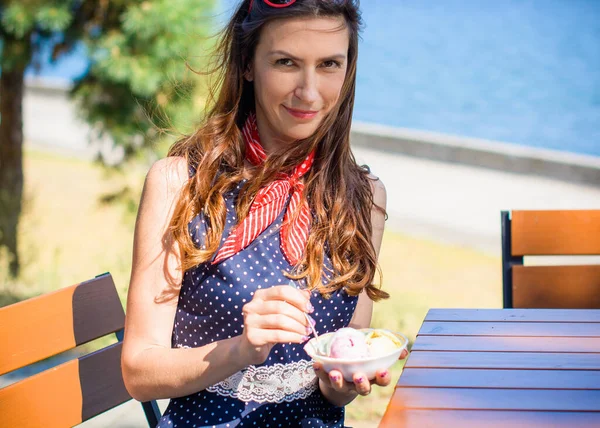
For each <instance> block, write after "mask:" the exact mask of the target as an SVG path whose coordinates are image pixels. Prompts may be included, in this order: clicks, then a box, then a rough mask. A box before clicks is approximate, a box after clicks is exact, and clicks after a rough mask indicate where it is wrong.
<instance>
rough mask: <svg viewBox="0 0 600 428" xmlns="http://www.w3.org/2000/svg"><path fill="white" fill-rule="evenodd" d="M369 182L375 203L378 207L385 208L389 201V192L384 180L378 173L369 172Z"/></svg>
mask: <svg viewBox="0 0 600 428" xmlns="http://www.w3.org/2000/svg"><path fill="white" fill-rule="evenodd" d="M368 177H369V184H370V185H371V192H372V193H373V203H374V204H375V205H377V206H378V207H381V208H383V209H385V207H386V203H387V193H386V190H385V185H384V184H383V181H381V179H380V178H379V177H377V176H376V175H373V174H372V173H369V175H368Z"/></svg>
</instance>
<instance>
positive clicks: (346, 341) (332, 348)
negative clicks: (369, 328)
mask: <svg viewBox="0 0 600 428" xmlns="http://www.w3.org/2000/svg"><path fill="white" fill-rule="evenodd" d="M329 356H330V357H332V358H345V359H355V358H367V357H369V356H370V352H369V346H368V345H367V343H366V341H365V334H364V333H362V332H360V331H357V330H355V329H353V328H341V329H339V330H338V331H336V332H335V334H334V335H333V337H332V338H331V342H330V344H329Z"/></svg>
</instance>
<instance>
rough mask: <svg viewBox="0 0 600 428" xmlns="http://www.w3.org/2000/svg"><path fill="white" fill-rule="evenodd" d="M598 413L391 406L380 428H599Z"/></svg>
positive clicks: (599, 416) (599, 417)
mask: <svg viewBox="0 0 600 428" xmlns="http://www.w3.org/2000/svg"><path fill="white" fill-rule="evenodd" d="M599 426H600V413H595V412H513V411H491V410H404V409H401V408H399V407H396V406H390V408H388V411H386V413H385V416H384V417H383V419H382V421H381V424H380V425H379V428H439V427H444V428H481V427H485V428H506V427H510V428H565V427H577V428H597V427H599Z"/></svg>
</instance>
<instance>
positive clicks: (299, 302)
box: [254, 285, 314, 313]
mask: <svg viewBox="0 0 600 428" xmlns="http://www.w3.org/2000/svg"><path fill="white" fill-rule="evenodd" d="M254 298H256V299H260V300H264V301H267V300H281V301H284V302H286V303H289V304H290V305H292V306H295V307H296V308H298V309H299V310H300V311H302V312H308V313H311V312H313V311H314V308H313V307H312V305H311V303H310V291H308V290H298V289H297V288H294V287H292V286H289V285H278V286H275V287H270V288H265V289H260V290H257V291H256V293H254Z"/></svg>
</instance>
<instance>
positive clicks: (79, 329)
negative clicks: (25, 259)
mask: <svg viewBox="0 0 600 428" xmlns="http://www.w3.org/2000/svg"><path fill="white" fill-rule="evenodd" d="M124 323H125V312H124V311H123V307H122V305H121V302H120V300H119V296H118V294H117V290H116V288H115V285H114V282H113V280H112V277H111V276H110V275H105V276H102V277H99V278H95V279H92V280H90V281H86V282H82V283H80V284H76V285H73V286H70V287H66V288H63V289H61V290H58V291H55V292H53V293H49V294H46V295H43V296H39V297H35V298H32V299H28V300H25V301H23V302H19V303H16V304H14V305H10V306H6V307H3V308H0V326H2V328H1V329H0V343H3V344H10V346H6V348H5V349H6V351H5V352H1V353H0V375H2V374H5V373H8V372H10V371H13V370H16V369H19V368H21V367H24V366H27V365H29V364H32V363H34V362H37V361H41V360H43V359H45V358H48V357H50V356H53V355H56V354H59V353H61V352H64V351H67V350H69V349H73V348H75V347H76V346H78V345H81V344H83V343H87V342H89V341H91V340H93V339H97V338H99V337H102V336H105V335H107V334H109V333H114V332H115V331H117V330H120V329H122V328H123V326H124Z"/></svg>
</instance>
